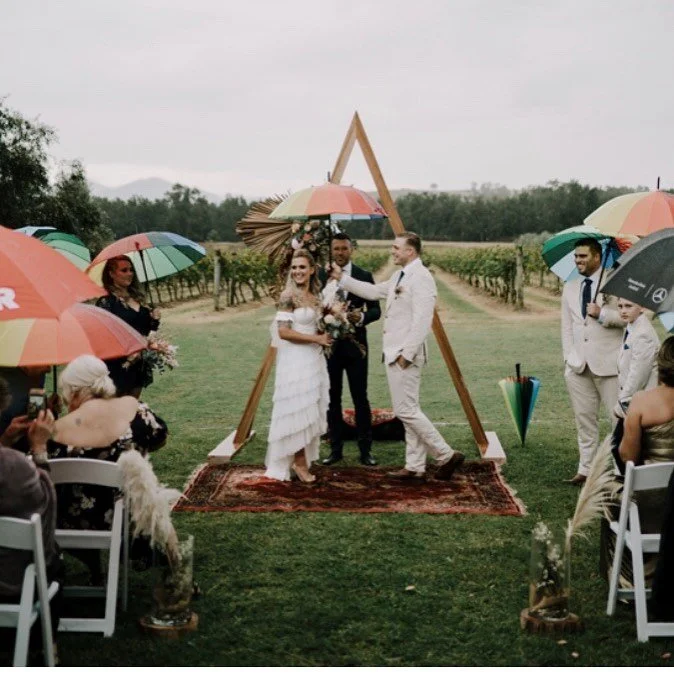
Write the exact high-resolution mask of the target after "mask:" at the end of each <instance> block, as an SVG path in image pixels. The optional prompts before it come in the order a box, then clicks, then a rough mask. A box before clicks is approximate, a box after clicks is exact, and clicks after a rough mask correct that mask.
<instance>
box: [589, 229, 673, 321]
mask: <svg viewBox="0 0 674 674" xmlns="http://www.w3.org/2000/svg"><path fill="white" fill-rule="evenodd" d="M601 290H602V292H604V293H608V294H609V295H615V296H616V297H624V298H625V299H626V300H629V301H630V302H634V303H635V304H640V305H641V306H642V307H646V309H650V310H651V311H655V312H656V313H662V312H665V311H672V310H674V228H671V229H661V230H660V231H658V232H654V233H653V234H649V235H648V236H646V237H644V238H643V239H641V240H640V241H638V242H637V243H635V244H634V245H633V246H632V247H631V248H630V249H629V250H628V251H627V252H626V253H624V255H623V256H622V257H621V258H620V259H619V260H618V261H617V262H616V263H615V267H614V269H613V271H611V273H610V274H609V275H608V277H607V279H606V282H605V283H604V285H603V286H602V288H601Z"/></svg>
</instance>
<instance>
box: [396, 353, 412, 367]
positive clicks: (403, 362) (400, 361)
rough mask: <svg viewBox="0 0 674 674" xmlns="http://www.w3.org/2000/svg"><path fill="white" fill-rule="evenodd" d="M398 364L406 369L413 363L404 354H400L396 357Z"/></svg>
mask: <svg viewBox="0 0 674 674" xmlns="http://www.w3.org/2000/svg"><path fill="white" fill-rule="evenodd" d="M396 364H397V365H400V367H401V368H402V369H403V370H406V369H407V368H408V367H409V366H410V365H411V364H412V363H411V362H410V361H409V360H407V358H405V357H404V356H403V355H400V356H398V357H397V358H396Z"/></svg>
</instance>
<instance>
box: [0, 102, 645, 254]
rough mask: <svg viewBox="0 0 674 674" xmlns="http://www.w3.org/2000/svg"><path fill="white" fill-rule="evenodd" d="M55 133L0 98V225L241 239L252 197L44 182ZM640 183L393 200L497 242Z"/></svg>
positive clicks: (404, 213) (412, 221)
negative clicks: (123, 192) (144, 193)
mask: <svg viewBox="0 0 674 674" xmlns="http://www.w3.org/2000/svg"><path fill="white" fill-rule="evenodd" d="M55 139H56V133H55V131H54V129H52V128H51V127H48V126H47V125H45V124H43V123H42V122H40V121H38V120H28V119H26V118H25V117H24V116H23V115H21V114H20V113H19V112H16V111H13V110H11V109H10V108H8V107H7V105H6V101H5V99H0V224H2V225H4V226H6V227H11V228H17V227H22V226H24V225H51V226H53V227H57V228H58V229H60V230H63V231H66V232H70V233H73V234H76V235H77V236H79V237H80V238H82V239H83V240H84V241H85V243H86V244H87V245H88V246H89V248H90V249H91V250H92V253H94V254H95V253H96V252H97V251H98V250H99V249H100V248H101V247H103V246H104V245H106V244H107V243H109V242H110V241H113V240H114V239H118V238H121V237H123V236H127V235H129V234H134V233H136V232H144V231H152V230H160V231H161V230H168V231H172V232H175V233H177V234H182V235H183V236H186V237H188V238H189V239H192V240H195V241H237V240H238V237H237V235H236V223H237V222H238V220H240V219H241V218H242V217H243V215H244V214H245V213H246V211H247V210H248V209H249V207H250V206H251V205H252V203H253V202H249V201H247V200H246V199H245V198H244V197H240V196H228V197H227V198H226V199H224V200H222V201H221V202H220V203H219V204H213V203H211V202H209V201H208V200H207V199H206V198H205V197H204V196H203V195H202V194H201V192H200V191H199V190H198V189H195V188H193V187H187V186H184V185H180V184H176V185H174V186H173V187H172V189H171V190H170V191H168V192H167V193H166V194H165V195H164V197H163V198H161V199H154V200H150V199H146V198H142V197H133V198H131V199H129V200H127V201H123V200H121V199H114V200H111V199H104V198H97V197H93V196H92V195H91V193H90V191H89V187H88V184H87V180H86V175H85V171H84V167H83V166H82V164H81V163H80V162H78V161H73V162H70V163H64V164H63V165H62V167H61V170H60V172H59V175H58V177H57V178H56V180H55V182H53V183H51V182H50V180H49V171H48V148H49V146H50V145H51V144H52V143H53V142H54V141H55ZM646 189H647V188H645V187H641V186H639V187H593V186H590V185H583V184H581V183H579V182H577V181H575V180H574V181H570V182H565V183H563V182H559V181H551V182H548V183H547V184H546V185H544V186H534V187H529V188H527V189H524V190H521V191H519V192H516V193H513V192H509V191H508V190H502V191H494V192H493V193H488V194H483V193H481V192H477V191H475V190H474V191H473V193H472V194H468V195H465V194H463V195H459V194H452V193H448V192H439V191H435V190H432V191H428V192H418V193H414V192H412V193H406V194H403V195H401V196H400V197H398V199H397V200H396V205H397V208H398V210H399V212H400V215H401V217H402V220H403V222H404V223H405V226H406V227H407V229H409V230H412V231H415V232H417V233H418V234H419V235H420V236H421V237H422V238H423V239H425V240H429V241H440V240H450V241H494V242H499V241H512V240H515V239H517V238H518V237H521V236H522V235H524V234H527V233H541V232H556V231H559V230H561V229H565V228H567V227H571V226H573V225H578V224H580V223H582V221H583V219H584V218H585V217H586V216H587V215H589V214H590V213H591V212H592V211H593V210H595V209H596V208H598V207H599V206H600V205H601V204H602V203H604V202H605V201H607V200H609V199H611V198H613V197H615V196H617V195H619V194H623V193H625V192H632V191H640V190H646ZM347 230H349V231H350V233H352V234H353V236H354V237H355V238H356V239H387V238H390V237H391V229H390V227H389V224H388V222H387V221H386V220H378V221H377V220H374V221H371V222H361V221H359V222H357V223H354V224H353V225H350V226H347Z"/></svg>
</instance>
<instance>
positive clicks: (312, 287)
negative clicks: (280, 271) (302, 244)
mask: <svg viewBox="0 0 674 674" xmlns="http://www.w3.org/2000/svg"><path fill="white" fill-rule="evenodd" d="M298 257H303V258H304V259H305V260H306V261H307V262H308V263H309V266H310V267H311V268H312V269H313V270H314V273H313V274H312V275H311V279H310V280H309V292H310V293H311V294H312V295H315V296H316V297H318V296H319V295H320V294H321V282H320V281H319V279H318V267H317V266H316V260H315V259H314V256H313V255H312V254H311V253H310V252H309V251H308V250H306V249H304V248H298V249H297V250H296V251H295V252H294V253H293V256H292V258H291V260H290V266H291V269H290V271H288V278H287V279H286V285H285V288H284V290H283V294H284V295H285V296H286V297H287V296H291V297H296V296H298V295H299V292H300V289H299V287H298V285H297V283H295V280H294V279H293V273H292V261H293V260H294V259H296V258H298Z"/></svg>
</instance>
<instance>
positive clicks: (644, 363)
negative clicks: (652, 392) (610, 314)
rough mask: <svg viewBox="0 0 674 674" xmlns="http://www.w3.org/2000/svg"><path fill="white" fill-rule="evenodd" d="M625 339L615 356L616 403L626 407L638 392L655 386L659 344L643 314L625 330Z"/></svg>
mask: <svg viewBox="0 0 674 674" xmlns="http://www.w3.org/2000/svg"><path fill="white" fill-rule="evenodd" d="M626 330H627V338H626V339H625V341H624V342H623V346H622V348H621V349H620V352H619V354H618V386H619V389H618V401H619V402H621V403H629V401H630V400H631V399H632V396H633V395H634V394H635V393H636V392H637V391H642V390H648V389H651V388H655V387H656V386H657V385H658V366H657V362H656V359H657V357H658V351H659V350H660V340H659V339H658V335H657V333H656V332H655V329H654V328H653V325H652V323H651V321H650V320H649V318H648V317H647V316H646V314H641V316H639V318H637V319H636V321H634V322H633V323H631V324H630V325H628V326H627V328H626Z"/></svg>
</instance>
